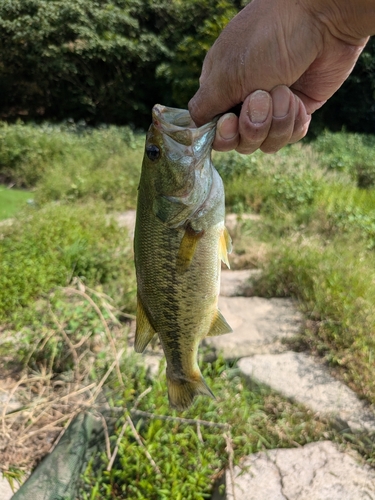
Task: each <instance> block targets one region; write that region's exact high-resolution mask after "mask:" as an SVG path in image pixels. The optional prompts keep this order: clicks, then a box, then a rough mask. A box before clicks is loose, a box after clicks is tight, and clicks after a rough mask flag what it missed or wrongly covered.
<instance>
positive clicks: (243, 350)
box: [204, 297, 302, 359]
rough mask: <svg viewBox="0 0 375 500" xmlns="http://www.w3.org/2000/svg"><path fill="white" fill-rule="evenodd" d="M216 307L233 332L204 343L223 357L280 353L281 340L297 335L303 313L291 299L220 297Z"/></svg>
mask: <svg viewBox="0 0 375 500" xmlns="http://www.w3.org/2000/svg"><path fill="white" fill-rule="evenodd" d="M219 309H220V311H221V312H222V313H223V316H224V317H225V319H226V320H227V321H228V323H229V325H230V326H231V327H232V328H233V332H232V333H229V334H226V335H221V336H219V337H209V338H206V339H205V340H204V343H205V345H208V346H209V347H211V348H212V349H213V352H214V355H215V356H216V355H218V354H219V353H222V355H223V356H224V358H226V359H238V358H241V357H244V356H252V355H254V354H261V353H270V352H272V353H275V352H283V351H285V350H286V346H285V345H284V344H282V342H281V341H282V339H283V338H288V337H293V336H294V335H296V334H298V332H299V330H300V327H301V321H302V315H301V314H300V313H299V312H298V311H297V310H296V308H295V306H294V302H293V301H292V300H291V299H264V298H262V297H219Z"/></svg>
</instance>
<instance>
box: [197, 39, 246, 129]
mask: <svg viewBox="0 0 375 500" xmlns="http://www.w3.org/2000/svg"><path fill="white" fill-rule="evenodd" d="M214 48H215V44H214V46H213V47H212V48H211V49H210V50H209V51H208V53H207V55H206V57H205V60H204V62H203V66H202V73H201V76H200V78H199V84H200V86H199V89H198V91H197V92H196V94H195V95H194V96H193V97H192V99H191V100H190V101H189V104H188V109H189V112H190V115H191V117H192V119H193V121H194V123H195V124H196V125H197V126H198V127H200V126H201V125H204V124H205V123H208V122H210V121H211V120H212V119H213V118H215V116H217V115H220V114H223V113H225V112H226V111H228V110H229V109H231V108H232V107H233V106H235V105H236V104H239V103H240V102H241V97H239V98H238V101H236V99H233V97H232V95H231V92H230V91H229V89H228V83H229V82H228V75H222V74H217V73H218V67H217V65H215V64H213V56H212V53H213V49H214ZM219 73H220V71H219ZM223 76H224V78H225V80H226V81H225V82H223ZM218 82H222V84H221V85H220V84H218Z"/></svg>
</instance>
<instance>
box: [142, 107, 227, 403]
mask: <svg viewBox="0 0 375 500" xmlns="http://www.w3.org/2000/svg"><path fill="white" fill-rule="evenodd" d="M215 127H216V122H211V123H208V124H206V125H203V126H202V127H199V128H196V127H195V125H194V123H193V122H192V120H191V118H190V115H189V112H188V111H185V110H181V109H174V108H168V107H165V106H161V105H158V104H157V105H155V106H154V108H153V110H152V124H151V126H150V128H149V131H148V134H147V137H146V145H145V155H144V159H143V164H142V173H141V179H140V184H139V188H138V205H137V220H136V229H135V237H134V254H135V266H136V274H137V287H138V291H137V301H138V305H137V327H136V335H135V350H136V351H137V352H143V350H144V349H145V348H146V346H147V344H148V343H149V342H150V341H151V339H152V338H153V337H154V335H155V334H157V335H158V336H159V338H160V342H161V345H162V347H163V350H164V353H165V357H166V360H167V369H166V374H167V384H168V397H169V402H170V405H171V406H172V407H173V408H176V409H178V410H185V409H186V408H188V407H189V406H190V405H191V403H192V401H193V399H194V397H195V396H196V395H198V394H202V395H207V396H212V397H213V394H212V392H211V390H210V389H209V387H208V386H207V384H206V383H205V381H204V379H203V377H202V374H201V372H200V369H199V367H198V362H197V354H198V346H199V343H200V341H201V340H202V339H203V338H204V337H206V336H213V335H221V334H224V333H229V332H231V331H232V329H231V328H230V326H229V325H228V323H227V322H226V321H225V319H224V317H223V316H222V315H221V313H220V311H219V310H218V308H217V300H218V295H219V287H220V267H221V266H220V260H223V261H224V262H225V263H226V264H227V265H228V266H229V264H228V257H227V253H228V252H230V251H231V239H230V236H229V234H228V232H227V230H226V228H225V226H224V217H225V205H224V187H223V182H222V180H221V177H220V176H219V174H218V172H217V171H216V169H215V168H214V166H213V165H212V162H211V146H212V141H213V139H214V136H215Z"/></svg>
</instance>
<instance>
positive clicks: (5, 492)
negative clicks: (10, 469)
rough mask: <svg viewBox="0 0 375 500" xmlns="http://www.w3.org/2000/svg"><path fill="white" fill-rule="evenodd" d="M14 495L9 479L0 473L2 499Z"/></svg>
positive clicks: (7, 499)
mask: <svg viewBox="0 0 375 500" xmlns="http://www.w3.org/2000/svg"><path fill="white" fill-rule="evenodd" d="M12 496H13V491H12V488H11V487H10V486H9V483H8V480H7V479H5V478H4V477H3V475H2V474H0V499H1V500H10V499H11V498H12Z"/></svg>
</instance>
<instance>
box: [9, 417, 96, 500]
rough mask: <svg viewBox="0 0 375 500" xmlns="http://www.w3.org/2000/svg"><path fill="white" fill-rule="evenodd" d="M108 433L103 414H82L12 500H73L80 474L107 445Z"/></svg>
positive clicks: (75, 419) (76, 418)
mask: <svg viewBox="0 0 375 500" xmlns="http://www.w3.org/2000/svg"><path fill="white" fill-rule="evenodd" d="M104 442H105V435H104V427H103V420H102V417H101V416H100V415H96V414H94V413H93V412H90V411H86V412H82V413H79V414H78V415H77V416H76V417H75V418H74V420H73V421H72V422H71V424H70V425H69V427H68V428H67V429H66V431H65V433H64V434H63V436H62V438H61V439H60V441H59V443H58V444H57V446H56V447H55V449H54V450H53V451H52V453H50V454H49V455H47V457H45V459H44V460H43V461H42V462H41V463H40V464H39V465H38V467H37V468H36V469H35V471H34V472H33V474H32V475H31V476H30V477H29V478H28V479H27V481H26V482H25V483H24V484H23V485H22V486H21V488H20V489H19V490H18V491H17V493H15V495H13V497H12V500H31V499H32V500H73V499H75V498H76V495H77V490H78V487H79V478H80V475H81V474H82V473H83V471H84V470H85V468H86V466H87V463H88V462H89V460H90V458H91V457H92V456H93V455H94V454H97V453H99V452H100V451H101V450H102V449H103V448H104Z"/></svg>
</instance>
